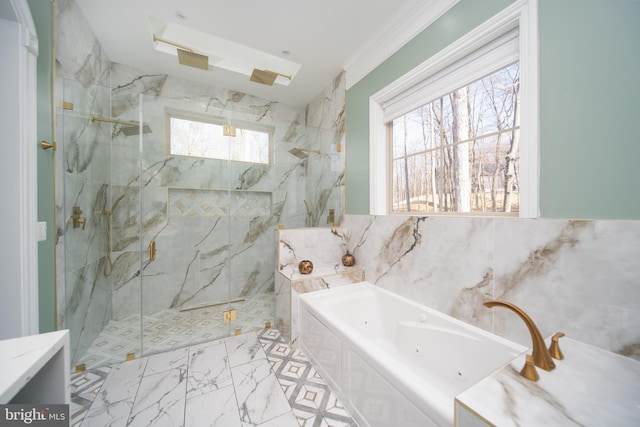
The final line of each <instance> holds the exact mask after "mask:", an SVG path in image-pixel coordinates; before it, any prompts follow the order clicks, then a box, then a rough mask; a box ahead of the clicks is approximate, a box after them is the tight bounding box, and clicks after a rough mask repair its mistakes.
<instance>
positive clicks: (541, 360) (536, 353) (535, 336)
mask: <svg viewBox="0 0 640 427" xmlns="http://www.w3.org/2000/svg"><path fill="white" fill-rule="evenodd" d="M483 305H484V306H486V307H489V308H492V307H504V308H507V309H509V310H511V311H513V312H514V313H516V314H517V315H518V316H520V318H521V319H522V320H523V321H524V323H525V324H526V325H527V328H529V333H530V334H531V340H532V341H533V363H534V364H535V365H536V366H537V367H539V368H540V369H544V370H545V371H550V370H552V369H553V368H555V367H556V364H555V363H554V362H553V360H552V359H551V355H550V354H549V350H547V347H546V345H545V343H544V338H542V334H540V331H539V330H538V327H537V326H536V324H535V323H533V320H532V319H531V317H529V315H528V314H527V313H525V312H524V311H523V310H522V309H521V308H520V307H518V306H516V305H515V304H511V303H510V302H506V301H498V300H495V301H487V302H485V303H484V304H483ZM534 381H535V380H534Z"/></svg>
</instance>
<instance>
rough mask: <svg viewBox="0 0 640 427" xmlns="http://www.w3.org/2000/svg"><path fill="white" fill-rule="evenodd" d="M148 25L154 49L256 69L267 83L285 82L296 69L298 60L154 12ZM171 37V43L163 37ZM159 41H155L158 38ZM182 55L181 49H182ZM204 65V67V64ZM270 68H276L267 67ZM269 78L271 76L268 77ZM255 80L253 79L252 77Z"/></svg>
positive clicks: (247, 71)
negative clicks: (182, 23)
mask: <svg viewBox="0 0 640 427" xmlns="http://www.w3.org/2000/svg"><path fill="white" fill-rule="evenodd" d="M148 23H149V29H150V31H151V33H152V34H153V36H154V48H155V49H156V50H157V51H160V52H164V53H168V54H171V55H179V54H180V51H179V50H178V51H176V49H175V47H178V49H180V48H181V47H184V46H189V48H188V49H184V48H182V49H183V50H185V51H188V50H189V49H190V50H191V52H193V53H195V54H196V55H201V56H206V57H207V66H208V65H212V66H214V67H216V68H223V69H226V70H229V71H233V72H236V73H240V74H244V75H246V76H248V77H251V76H252V74H254V72H255V71H256V70H257V72H258V74H261V75H262V79H263V80H264V81H265V82H267V83H263V82H259V83H262V84H269V83H268V81H271V83H270V84H269V85H272V84H274V83H275V84H280V85H283V86H288V85H289V84H290V83H291V81H292V80H293V78H294V77H295V75H296V73H297V72H298V71H299V70H300V67H301V66H300V64H298V63H296V62H293V61H289V60H287V59H284V58H281V57H279V56H276V55H271V54H269V53H266V52H262V51H260V50H257V49H253V48H250V47H248V46H244V45H241V44H239V43H234V42H232V41H229V40H226V39H223V38H221V37H217V36H214V35H211V34H208V33H203V32H201V31H197V30H195V29H193V28H189V27H186V26H184V25H179V24H176V23H175V22H170V21H166V20H165V19H162V18H158V17H155V16H148ZM166 40H171V43H166V42H164V41H166ZM159 41H160V42H161V43H158V42H159ZM196 52H197V53H196ZM183 55H184V53H183ZM207 68H208V67H207ZM270 70H277V72H275V71H270ZM271 79H272V80H271ZM252 81H256V80H252Z"/></svg>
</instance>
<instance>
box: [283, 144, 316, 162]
mask: <svg viewBox="0 0 640 427" xmlns="http://www.w3.org/2000/svg"><path fill="white" fill-rule="evenodd" d="M289 153H291V154H293V155H294V156H296V157H297V158H299V159H302V160H304V159H306V158H307V157H309V155H308V154H307V153H316V154H320V150H307V149H306V148H298V147H294V148H292V149H291V150H289Z"/></svg>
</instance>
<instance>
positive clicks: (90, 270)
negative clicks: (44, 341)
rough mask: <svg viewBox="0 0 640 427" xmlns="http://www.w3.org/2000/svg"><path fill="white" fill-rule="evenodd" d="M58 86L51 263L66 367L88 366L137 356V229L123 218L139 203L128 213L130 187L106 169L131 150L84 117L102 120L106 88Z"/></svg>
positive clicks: (110, 130)
mask: <svg viewBox="0 0 640 427" xmlns="http://www.w3.org/2000/svg"><path fill="white" fill-rule="evenodd" d="M62 89H63V91H62V92H63V99H64V101H65V102H66V103H67V108H65V109H60V110H58V112H57V114H58V134H59V135H61V138H60V137H59V138H58V140H62V144H59V145H58V151H57V155H56V161H57V162H58V164H57V165H56V168H57V169H58V171H60V172H59V173H60V174H61V175H62V176H63V183H62V185H59V186H58V188H60V189H63V192H62V194H61V195H60V194H59V195H58V196H57V199H58V200H60V199H62V200H63V202H62V204H61V206H60V202H57V204H58V205H59V207H58V210H59V219H58V224H59V225H58V228H59V229H62V230H64V239H63V240H64V258H63V259H61V260H60V259H59V260H58V265H59V266H64V283H65V313H64V327H65V328H67V329H69V330H70V335H71V363H72V367H74V366H77V365H79V364H85V366H86V368H87V369H89V368H92V367H96V366H101V365H104V364H107V363H117V362H122V361H124V360H125V359H126V355H127V353H136V354H139V353H140V335H141V334H140V281H139V278H138V276H137V274H136V273H137V272H138V268H137V263H133V265H132V263H131V260H137V259H138V257H139V243H138V241H139V232H138V230H137V228H136V227H135V226H133V227H132V226H131V223H130V222H128V219H129V218H132V217H134V218H135V217H137V212H138V211H139V207H138V206H136V205H135V204H133V206H134V207H133V210H131V211H129V210H128V209H129V207H130V206H132V204H131V203H129V202H128V199H127V198H133V199H137V198H138V192H136V191H134V192H133V193H131V192H126V191H122V190H120V187H119V183H118V181H117V179H118V178H119V177H122V175H118V174H113V172H112V171H111V170H110V166H111V164H112V162H111V160H112V156H114V158H115V159H116V163H114V165H119V166H120V167H122V166H123V163H124V162H125V160H124V159H127V160H126V162H132V161H133V162H134V163H135V162H136V159H137V150H136V151H133V152H127V153H124V154H122V153H120V152H119V148H118V146H115V145H113V144H112V135H114V134H116V133H117V132H116V128H117V125H113V124H110V123H106V122H103V121H100V120H91V116H92V115H95V116H97V117H98V118H103V117H104V118H109V111H110V93H111V91H110V89H109V88H106V87H100V86H88V87H85V86H82V85H81V84H80V83H79V82H76V81H72V80H64V81H63V88H62ZM112 146H113V147H114V149H115V151H112ZM128 156H133V157H132V158H129V157H128ZM112 175H113V177H114V178H115V180H116V181H115V182H114V185H113V188H114V189H115V190H114V192H113V195H112V194H111V188H112V185H111V184H112V182H111V179H112ZM123 200H125V201H123Z"/></svg>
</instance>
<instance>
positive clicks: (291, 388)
mask: <svg viewBox="0 0 640 427" xmlns="http://www.w3.org/2000/svg"><path fill="white" fill-rule="evenodd" d="M254 343H255V344H254ZM260 344H261V345H260ZM223 349H226V352H225V350H223ZM214 354H216V356H215V357H213V356H212V355H214ZM187 355H188V356H187ZM198 355H208V357H209V358H208V359H205V361H204V362H205V363H204V364H203V365H202V366H200V369H197V368H198V366H197V365H196V364H195V360H196V359H197V357H196V356H198ZM198 357H199V356H198ZM203 357H204V356H203ZM214 361H215V362H214ZM262 363H264V365H261V364H262ZM259 366H266V367H268V368H267V369H268V370H269V372H270V373H267V372H266V371H263V373H262V374H261V378H260V379H258V378H256V377H255V371H256V370H259ZM213 367H215V369H211V368H213ZM202 368H204V369H202ZM174 370H183V371H180V372H183V374H180V375H179V376H178V375H175V377H176V378H178V377H179V378H183V377H184V378H185V379H184V380H183V381H180V382H185V390H186V393H185V392H184V391H183V392H178V393H177V394H176V389H177V387H176V386H175V384H174V383H175V381H177V380H175V378H174V383H172V385H167V386H163V385H160V384H163V383H162V382H158V383H153V382H152V381H155V379H156V378H160V379H161V380H162V381H167V379H170V375H169V374H168V373H169V372H171V371H174ZM210 371H214V372H215V374H214V376H213V377H210V376H211V375H212V374H211V373H210ZM163 372H167V374H165V373H163ZM125 373H126V375H125ZM199 375H200V376H202V377H201V378H199V377H198V376H199ZM272 377H273V378H276V379H277V383H278V384H279V387H277V386H276V389H278V390H277V391H276V390H275V389H273V387H274V386H273V385H267V386H263V384H270V383H269V381H266V379H268V378H272ZM149 383H151V384H156V385H154V386H152V387H151V388H150V391H147V392H141V391H139V390H144V389H145V387H147V386H148V384H149ZM192 384H196V386H195V387H194V386H192ZM247 386H249V389H250V390H254V391H256V393H254V392H253V391H252V392H250V393H247V392H246V390H247ZM163 387H166V388H167V389H166V390H165V389H164V388H163ZM265 389H268V390H265ZM127 390H129V396H128V397H127V398H125V397H124V395H126V394H127ZM211 390H213V391H211ZM258 390H261V391H260V392H259V393H258V392H257V391H258ZM154 392H155V394H157V395H158V396H161V397H160V399H164V398H165V396H167V395H169V394H171V395H173V396H178V397H176V398H175V400H172V401H171V402H170V404H166V403H165V406H168V409H166V408H165V406H163V402H162V400H159V401H157V402H156V401H155V400H153V399H151V400H152V403H151V404H149V403H147V404H145V403H144V402H145V399H147V400H150V399H149V398H147V397H145V396H146V395H147V394H149V393H151V394H153V393H154ZM254 394H260V396H257V397H256V396H255V395H254ZM116 395H118V396H120V400H118V399H116V398H114V396H116ZM232 397H235V398H234V399H232ZM71 400H72V403H71V408H70V412H71V425H72V426H74V427H75V426H83V427H84V426H89V427H93V426H103V425H104V426H106V425H109V426H116V425H122V426H125V425H126V426H134V425H145V426H148V425H169V426H172V425H171V424H167V423H166V421H167V419H166V418H161V417H165V416H166V415H167V413H168V412H170V411H171V410H173V409H175V408H174V407H175V406H176V405H178V409H179V408H182V411H183V412H180V410H178V411H177V413H178V414H181V415H180V416H181V417H182V418H180V420H181V421H183V422H184V425H194V426H197V427H201V426H206V425H211V426H222V427H232V426H238V427H240V426H242V427H249V426H257V427H285V426H286V427H289V426H292V425H293V424H296V425H297V424H299V425H300V426H301V427H339V426H352V427H357V425H356V423H355V422H354V421H353V420H352V419H351V417H350V416H349V414H348V413H347V411H346V410H345V409H344V407H343V406H342V404H341V402H340V401H339V400H338V398H337V397H336V395H335V394H334V393H333V392H332V391H331V389H330V388H329V387H328V386H327V385H326V383H325V382H324V380H323V379H322V378H321V377H320V375H318V373H317V372H316V371H315V369H314V368H313V366H312V365H311V363H310V362H309V360H308V359H307V357H306V356H305V355H304V354H303V353H302V351H300V350H295V349H291V348H289V347H288V346H287V344H286V343H285V342H284V340H283V339H282V337H281V336H280V333H279V332H278V331H277V330H275V329H262V330H260V331H257V332H256V331H254V332H249V333H246V334H243V335H240V336H236V337H228V338H225V339H221V340H215V341H210V342H207V343H202V344H198V345H195V346H191V347H185V348H182V349H175V350H171V351H166V352H164V353H158V354H154V355H152V356H148V357H145V358H141V359H136V361H132V362H123V363H119V364H117V365H114V366H113V367H109V366H106V367H102V368H96V369H91V370H88V371H86V372H84V373H80V374H75V375H73V376H72V378H71ZM139 400H140V401H139ZM221 401H224V402H227V403H226V404H224V405H223V404H222V403H220V402H221ZM105 402H106V404H105ZM229 402H232V403H229ZM267 402H268V403H267ZM276 402H277V403H276ZM283 402H287V403H288V405H285V406H283ZM145 405H148V406H145ZM180 405H182V406H180ZM229 405H232V407H230V406H229ZM222 406H224V408H223V407H222ZM140 407H145V408H154V409H153V411H157V413H156V412H154V414H153V415H152V416H150V417H149V414H146V412H148V409H145V410H144V411H139V412H136V411H137V408H140ZM217 407H219V408H218V409H216V408H217ZM252 408H253V411H254V412H252ZM256 408H260V409H259V413H257V412H255V410H256ZM201 411H206V412H207V413H206V414H205V413H202V412H201ZM216 411H218V412H216ZM158 414H160V415H158ZM256 414H257V415H256ZM252 417H253V418H252ZM160 420H164V421H165V423H164V424H162V423H161V422H160ZM296 421H297V423H296ZM141 423H144V424H141ZM174 424H175V422H174ZM175 425H182V424H180V422H178V424H175Z"/></svg>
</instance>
